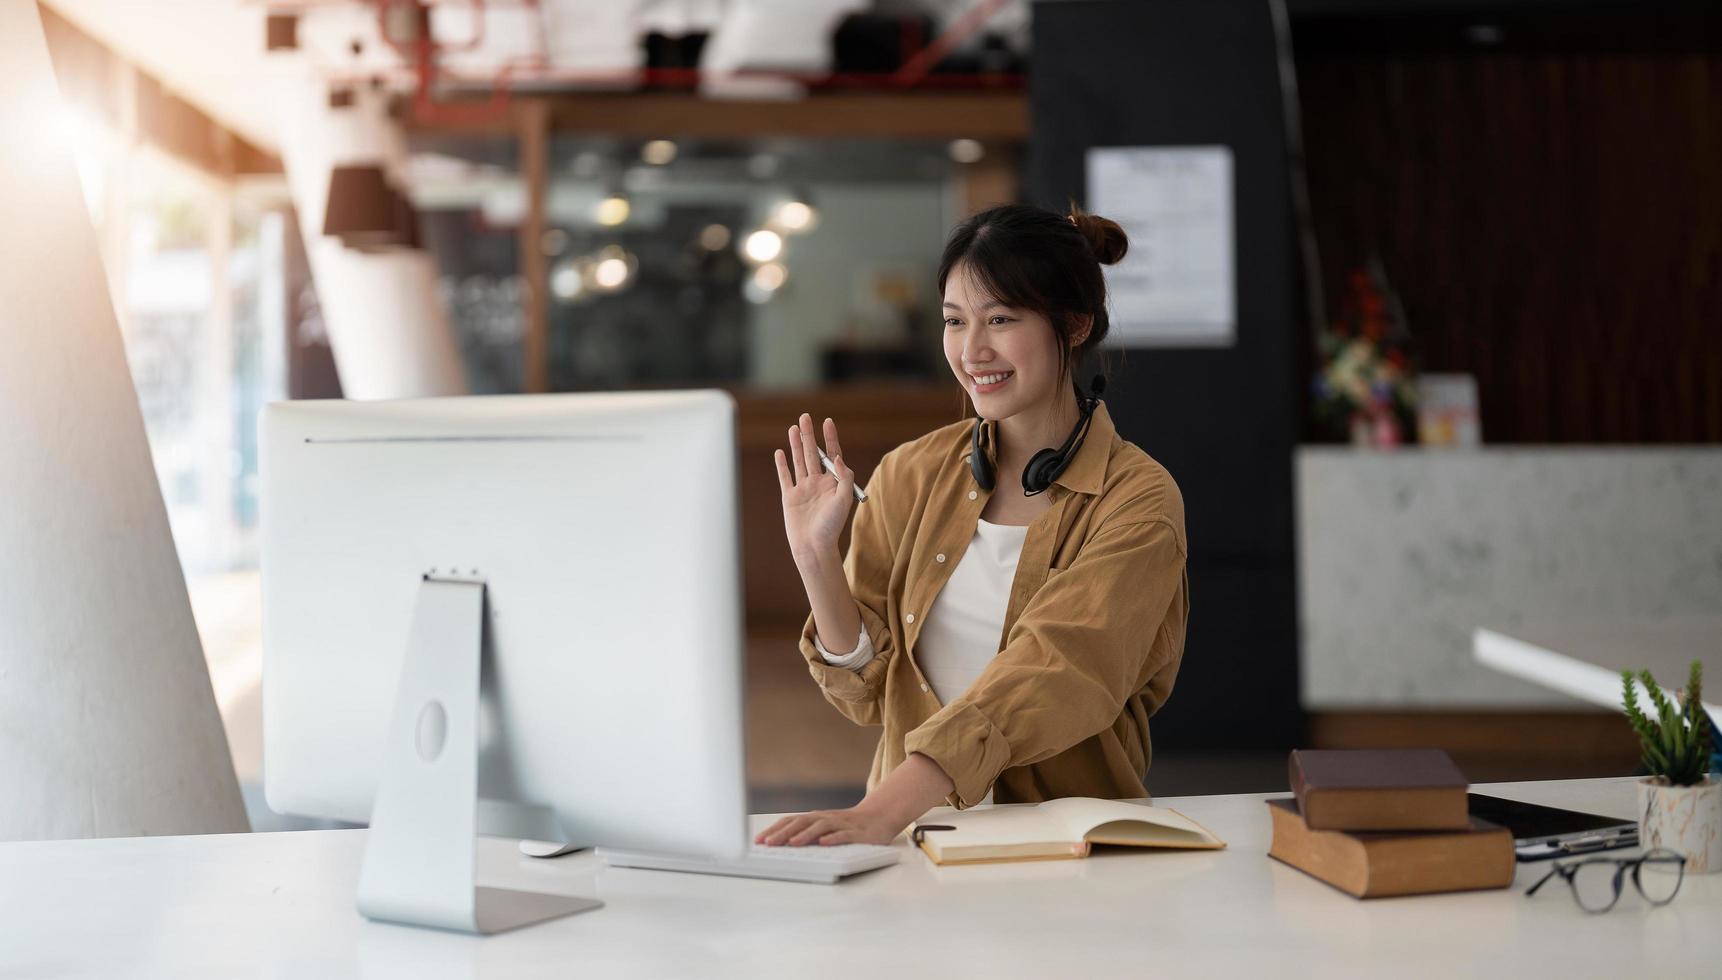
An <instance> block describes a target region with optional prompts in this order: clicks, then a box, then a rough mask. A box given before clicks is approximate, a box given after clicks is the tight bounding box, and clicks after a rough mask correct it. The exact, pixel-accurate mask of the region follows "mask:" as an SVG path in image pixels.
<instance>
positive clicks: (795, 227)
mask: <svg viewBox="0 0 1722 980" xmlns="http://www.w3.org/2000/svg"><path fill="white" fill-rule="evenodd" d="M818 221H819V212H817V211H815V210H814V209H813V205H811V204H808V203H807V202H806V201H784V202H783V203H782V204H779V205H778V206H777V208H776V209H775V210H773V211H772V214H771V223H772V224H773V225H775V226H777V227H778V228H782V229H783V230H784V231H787V232H790V233H791V234H794V233H797V232H803V231H810V230H812V228H813V226H814V225H815V224H816V223H818Z"/></svg>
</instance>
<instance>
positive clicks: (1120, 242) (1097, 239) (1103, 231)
mask: <svg viewBox="0 0 1722 980" xmlns="http://www.w3.org/2000/svg"><path fill="white" fill-rule="evenodd" d="M1069 217H1070V223H1071V224H1073V225H1075V226H1076V230H1077V231H1079V232H1081V233H1082V237H1083V238H1084V239H1086V240H1087V241H1088V247H1089V249H1090V250H1091V251H1092V252H1094V257H1095V258H1096V259H1098V260H1100V264H1101V265H1112V264H1114V263H1116V262H1117V261H1118V260H1119V259H1121V258H1123V257H1124V253H1125V252H1127V251H1129V250H1130V238H1129V236H1127V235H1125V234H1124V229H1123V228H1122V227H1120V226H1119V224H1118V222H1116V221H1113V220H1112V219H1111V218H1102V217H1101V216H1100V215H1098V214H1089V213H1088V212H1086V211H1084V210H1082V209H1081V208H1079V207H1077V206H1076V205H1074V204H1072V205H1071V206H1070V216H1069Z"/></svg>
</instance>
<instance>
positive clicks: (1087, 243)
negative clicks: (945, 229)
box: [939, 203, 1130, 378]
mask: <svg viewBox="0 0 1722 980" xmlns="http://www.w3.org/2000/svg"><path fill="white" fill-rule="evenodd" d="M1129 245H1130V243H1129V241H1128V240H1127V239H1126V238H1125V236H1124V229H1123V228H1120V227H1119V226H1118V223H1117V222H1116V221H1110V220H1108V219H1106V218H1102V217H1100V216H1099V215H1094V214H1087V213H1085V212H1084V211H1083V210H1082V209H1081V208H1079V207H1077V206H1076V205H1075V204H1074V203H1072V204H1071V206H1070V213H1069V214H1058V213H1056V212H1054V211H1049V210H1047V209H1046V208H1040V207H1034V206H1033V205H1028V204H1005V205H1000V206H999V207H994V208H988V209H987V210H985V211H981V212H979V213H978V214H975V215H974V216H973V217H971V218H969V219H968V220H967V221H964V222H963V223H962V224H960V225H958V226H957V227H956V230H955V231H953V232H951V237H950V240H949V241H947V242H946V243H945V254H944V257H943V258H941V259H940V260H939V293H940V295H943V294H944V291H945V282H946V280H948V279H949V278H950V275H951V272H952V271H953V270H955V269H956V267H957V266H958V265H959V264H961V265H962V266H963V267H964V270H965V272H966V273H967V274H968V275H970V276H972V277H973V279H974V281H975V283H976V284H977V285H979V286H980V287H981V288H983V289H985V290H986V292H987V293H988V294H989V295H990V296H992V298H993V299H996V300H998V301H999V302H1001V303H1004V304H1006V305H1008V306H1014V307H1017V308H1018V309H1026V310H1033V311H1035V312H1036V313H1039V314H1041V315H1042V316H1044V317H1046V319H1047V321H1048V322H1049V323H1051V324H1052V332H1053V333H1054V334H1055V335H1056V336H1057V337H1058V370H1059V377H1060V378H1063V377H1065V376H1066V372H1068V371H1069V370H1070V366H1071V361H1072V359H1073V358H1074V360H1075V362H1076V363H1077V364H1079V365H1080V364H1081V362H1082V358H1083V356H1084V355H1086V354H1087V353H1088V352H1089V351H1091V350H1093V349H1094V348H1096V347H1098V346H1099V345H1100V342H1101V341H1102V340H1104V339H1106V331H1107V330H1108V329H1109V327H1110V326H1111V324H1110V322H1109V321H1108V319H1107V316H1106V278H1105V277H1104V276H1102V275H1101V274H1100V267H1101V265H1111V264H1113V263H1114V262H1117V261H1118V260H1119V259H1121V258H1123V257H1124V252H1125V250H1126V249H1128V248H1129ZM1083 316H1091V317H1093V318H1094V326H1093V327H1092V328H1091V329H1090V330H1089V332H1088V336H1087V337H1086V338H1084V339H1083V341H1082V343H1081V344H1080V345H1078V346H1077V347H1076V348H1075V350H1074V351H1072V349H1071V346H1070V335H1071V333H1072V331H1073V329H1074V328H1075V326H1076V323H1077V320H1078V318H1080V317H1083Z"/></svg>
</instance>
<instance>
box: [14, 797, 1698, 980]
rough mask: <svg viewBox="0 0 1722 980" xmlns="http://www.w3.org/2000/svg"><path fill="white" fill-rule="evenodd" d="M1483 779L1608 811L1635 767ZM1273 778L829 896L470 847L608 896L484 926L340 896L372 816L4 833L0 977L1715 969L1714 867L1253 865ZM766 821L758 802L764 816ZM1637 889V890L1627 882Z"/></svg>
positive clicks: (545, 881)
mask: <svg viewBox="0 0 1722 980" xmlns="http://www.w3.org/2000/svg"><path fill="white" fill-rule="evenodd" d="M1477 788H1478V789H1479V790H1480V791H1483V792H1492V793H1496V794H1498V795H1505V796H1512V797H1517V798H1521V799H1526V800H1533V801H1539V802H1552V803H1562V804H1567V805H1571V806H1579V807H1585V808H1591V809H1595V810H1599V811H1604V812H1609V813H1613V814H1621V815H1624V814H1630V813H1631V812H1632V799H1633V797H1632V793H1633V787H1632V781H1631V779H1630V778H1620V779H1607V780H1576V781H1569V782H1548V783H1503V784H1497V785H1493V786H1481V787H1477ZM1267 798H1268V797H1267V796H1263V795H1247V796H1209V797H1184V798H1177V799H1174V798H1165V799H1161V800H1159V801H1158V802H1159V803H1161V804H1163V805H1167V806H1172V807H1176V808H1177V809H1178V810H1180V811H1182V812H1184V813H1186V814H1188V815H1189V816H1191V817H1193V818H1195V819H1196V820H1198V821H1200V822H1201V823H1203V824H1204V825H1206V826H1207V827H1208V828H1210V829H1211V830H1213V831H1214V832H1215V833H1218V834H1219V835H1221V836H1222V837H1224V838H1225V839H1226V840H1227V841H1229V842H1230V845H1231V846H1230V848H1229V849H1227V850H1224V851H1191V852H1160V853H1140V852H1129V853H1120V852H1116V851H1115V852H1110V853H1105V854H1102V855H1099V856H1096V857H1093V858H1090V859H1088V860H1085V861H1048V862H1037V863H1027V864H997V865H985V866H976V867H950V868H939V867H935V866H933V865H932V864H930V863H929V862H928V861H927V860H926V859H925V858H924V857H922V856H921V855H920V854H919V853H918V852H915V851H912V850H910V849H909V845H908V844H907V842H906V841H904V842H900V844H899V846H901V847H903V848H904V852H905V853H904V855H903V857H904V860H903V863H902V864H900V865H898V866H896V867H893V868H886V869H884V870H881V871H874V872H870V873H868V874H866V875H863V876H861V877H859V878H856V879H852V880H850V881H848V882H846V883H844V884H842V885H838V886H835V887H830V886H823V885H799V884H789V883H783V882H770V881H754V880H746V879H730V878H716V877H708V876H703V875H683V874H674V873H669V872H654V871H640V870H633V869H625V868H603V867H602V866H601V865H600V863H599V862H598V861H597V860H596V859H595V858H593V857H592V856H591V855H590V854H589V853H585V854H578V855H574V856H571V857H568V858H563V859H559V860H557V861H551V862H540V861H533V860H531V859H527V858H523V857H520V856H519V854H518V853H517V852H516V851H515V848H514V845H513V843H512V842H506V841H498V840H486V841H483V842H481V848H480V857H479V868H480V871H479V875H480V878H481V879H482V880H484V881H485V882H486V883H488V884H499V885H506V886H509V887H521V888H537V889H541V890H545V891H561V892H567V893H570V894H581V895H594V896H597V897H599V898H602V899H603V900H604V901H605V902H606V903H608V904H607V907H605V908H603V909H599V910H597V911H595V912H588V913H585V914H582V915H577V916H573V917H571V918H567V919H562V920H558V921H555V922H552V923H549V924H547V925H542V926H537V927H534V928H529V929H524V930H521V931H518V932H513V933H506V934H503V935H499V936H492V937H489V938H476V937H469V936H464V935H455V934H451V933H440V932H433V931H427V930H420V929H412V928H405V927H399V926H389V925H379V924H376V923H371V922H366V921H365V920H363V919H362V918H360V916H359V915H358V913H357V912H355V911H354V910H353V890H354V886H355V883H356V880H357V877H358V869H359V859H360V852H361V848H362V847H363V845H364V831H356V830H349V831H308V832H302V833H287V834H250V835H235V836H227V837H159V838H137V839H127V840H98V841H63V842H46V843H14V844H0V922H3V923H4V926H3V930H0V976H3V977H7V978H11V977H32V978H35V977H57V976H104V977H106V976H127V977H174V978H191V977H224V978H225V977H245V976H262V977H314V978H335V977H365V978H392V977H413V978H428V980H439V978H466V977H476V976H496V977H540V976H543V977H552V976H554V977H591V978H596V977H603V978H609V977H654V978H657V977H682V976H720V977H722V976H749V977H751V976H794V977H811V978H815V980H838V978H844V977H857V978H866V980H903V978H907V977H919V976H940V977H951V976H974V977H988V978H991V977H1007V976H1008V977H1033V978H1065V977H1102V976H1125V975H1146V974H1148V973H1150V972H1152V973H1153V974H1155V975H1157V976H1203V977H1233V976H1293V977H1297V976H1320V977H1323V978H1328V977H1335V976H1358V977H1363V976H1370V977H1373V976H1386V975H1390V974H1391V975H1394V976H1444V977H1445V976H1503V977H1507V976H1513V977H1551V978H1562V980H1565V978H1569V977H1608V978H1611V980H1613V978H1618V977H1645V976H1655V977H1659V978H1670V977H1700V976H1705V977H1715V976H1717V975H1719V972H1722V929H1719V928H1718V927H1717V924H1718V922H1722V875H1708V876H1688V877H1687V879H1686V882H1685V884H1684V885H1683V886H1682V888H1681V892H1680V895H1679V897H1677V898H1676V899H1675V901H1674V903H1673V904H1672V905H1670V906H1667V907H1665V908H1661V909H1654V910H1648V909H1646V908H1645V907H1644V906H1643V904H1642V903H1641V902H1640V900H1639V899H1638V897H1637V894H1636V893H1635V892H1631V891H1629V892H1628V893H1627V894H1626V895H1624V896H1623V897H1622V898H1621V902H1620V905H1619V906H1617V907H1616V908H1615V910H1614V911H1612V912H1610V913H1608V914H1607V915H1602V916H1587V915H1585V914H1584V913H1583V912H1581V911H1580V910H1579V908H1578V907H1577V906H1576V905H1575V904H1574V903H1573V900H1572V898H1571V896H1570V895H1568V894H1566V893H1565V890H1564V888H1565V886H1559V887H1551V888H1546V889H1545V890H1544V891H1543V892H1539V893H1538V894H1537V896H1536V897H1535V898H1532V899H1527V898H1525V896H1524V895H1522V894H1521V892H1522V890H1523V888H1524V887H1525V886H1526V885H1527V884H1528V883H1529V882H1530V881H1532V880H1534V879H1535V876H1540V875H1541V874H1542V873H1543V870H1544V867H1545V866H1544V865H1540V864H1539V865H1529V866H1521V868H1520V871H1519V877H1518V882H1517V884H1516V886H1515V888H1514V889H1512V890H1502V891H1490V892H1474V893H1469V894H1453V895H1434V896H1423V897H1412V898H1395V899H1377V900H1373V901H1368V902H1362V901H1357V900H1355V899H1352V898H1351V897H1349V896H1347V895H1345V894H1343V893H1341V892H1338V891H1335V890H1334V889H1332V888H1329V887H1328V886H1327V885H1324V884H1322V883H1321V882H1319V881H1316V880H1315V879H1313V878H1310V877H1307V876H1305V875H1304V874H1302V873H1300V872H1298V871H1296V870H1293V869H1292V868H1289V867H1286V866H1285V865H1282V864H1280V863H1279V862H1277V861H1272V860H1270V859H1269V858H1268V857H1267V856H1266V851H1267V845H1268V833H1269V829H1268V814H1267V812H1266V808H1265V807H1264V806H1263V805H1262V802H1261V801H1262V800H1264V799H1267ZM758 819H760V820H764V819H767V818H763V817H762V818H758ZM1627 888H1628V889H1630V888H1631V885H1630V883H1629V884H1628V885H1627Z"/></svg>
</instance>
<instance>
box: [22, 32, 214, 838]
mask: <svg viewBox="0 0 1722 980" xmlns="http://www.w3.org/2000/svg"><path fill="white" fill-rule="evenodd" d="M61 120H62V115H61V113H60V111H59V93H58V91H57V89H56V88H55V83H54V77H53V73H52V67H51V65H50V62H49V60H48V52H47V46H46V44H45V43H44V42H43V39H42V27H41V21H40V19H39V16H38V14H37V11H36V3H35V0H0V839H40V838H61V837H105V836H136V835H142V834H195V833H215V832H224V831H243V830H245V829H247V827H246V822H245V812H244V808H243V807H242V805H241V803H240V797H239V788H238V785H237V783H236V782H235V780H234V775H233V767H232V765H231V763H230V762H229V760H228V754H227V741H226V738H225V736H224V735H223V734H222V728H221V719H220V718H219V717H218V715H217V714H216V709H215V701H214V698H213V697H212V696H211V693H210V684H209V674H208V671H207V670H206V668H205V666H204V660H203V652H202V649H201V647H200V645H199V643H198V637H197V630H196V628H195V626H194V624H193V621H192V616H191V606H190V604H189V603H188V601H187V599H186V592H185V581H184V579H183V578H182V577H181V573H180V568H179V562H178V560H177V558H176V557H175V554H174V545H173V538H172V536H171V535H170V533H169V531H168V524H167V514H166V511H165V510H164V508H163V506H162V499H161V491H160V489H159V488H158V486H157V484H156V476H155V470H154V468H153V467H152V465H151V463H150V454H149V443H148V441H147V439H146V438H145V435H144V427H143V419H142V417H141V416H140V414H139V411H138V403H137V395H136V393H135V391H134V390H133V388H132V380H131V374H130V373H129V371H128V369H127V367H126V360H125V352H124V349H123V347H122V344H121V340H120V331H119V326H118V323H117V322H116V321H115V319H114V310H113V304H112V303H111V301H110V300H109V297H108V290H107V280H106V278H105V277H104V275H103V271H102V265H101V259H100V257H99V255H98V253H97V250H96V237H95V232H94V230H93V229H92V227H91V225H90V220H89V213H88V212H87V211H86V210H85V206H84V199H83V196H82V193H81V191H80V190H79V187H78V180H77V175H76V171H75V169H74V167H73V163H72V155H71V151H70V148H69V147H68V146H67V144H66V143H65V141H64V140H63V139H61V138H59V134H60V133H61V132H62V130H61Z"/></svg>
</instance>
